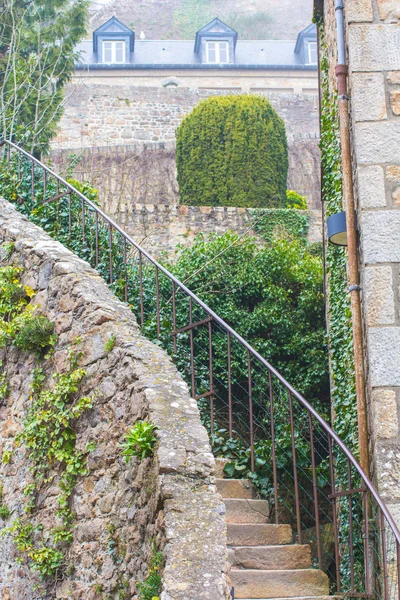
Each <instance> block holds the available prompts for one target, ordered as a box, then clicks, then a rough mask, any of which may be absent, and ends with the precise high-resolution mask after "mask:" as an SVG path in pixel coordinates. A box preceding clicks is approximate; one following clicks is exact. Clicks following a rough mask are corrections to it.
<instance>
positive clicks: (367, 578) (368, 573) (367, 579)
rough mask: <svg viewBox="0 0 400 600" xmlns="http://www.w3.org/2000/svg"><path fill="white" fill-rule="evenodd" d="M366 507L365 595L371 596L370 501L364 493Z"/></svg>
mask: <svg viewBox="0 0 400 600" xmlns="http://www.w3.org/2000/svg"><path fill="white" fill-rule="evenodd" d="M363 506H364V558H365V593H366V594H367V596H369V595H370V594H371V581H370V577H371V565H370V562H369V561H370V552H369V501H368V492H367V491H365V492H364V493H363Z"/></svg>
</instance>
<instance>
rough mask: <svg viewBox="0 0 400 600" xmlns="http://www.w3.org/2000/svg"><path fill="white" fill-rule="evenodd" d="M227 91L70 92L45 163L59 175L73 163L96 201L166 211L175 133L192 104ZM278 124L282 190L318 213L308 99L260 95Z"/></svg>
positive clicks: (313, 107) (315, 128) (171, 192)
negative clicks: (285, 155) (285, 170)
mask: <svg viewBox="0 0 400 600" xmlns="http://www.w3.org/2000/svg"><path fill="white" fill-rule="evenodd" d="M216 93H219V94H226V93H231V92H229V91H224V92H223V91H219V92H216V91H213V92H207V91H205V90H197V91H195V90H189V89H184V88H177V89H169V88H168V89H163V88H160V89H158V88H140V87H123V86H121V87H118V86H116V87H109V86H100V85H98V86H96V85H84V86H83V85H71V86H70V87H69V90H68V93H67V95H68V100H67V104H66V109H65V114H64V116H63V119H62V121H61V130H60V133H59V136H58V137H57V139H56V140H55V142H54V144H53V152H52V158H53V160H54V161H55V163H56V164H57V165H58V167H59V169H60V170H64V171H65V169H66V165H67V163H68V157H69V156H70V155H71V154H76V155H79V156H80V162H79V163H78V165H77V166H76V168H75V176H76V177H77V178H81V179H85V180H88V181H90V182H91V183H92V184H93V185H94V186H95V187H97V188H98V189H99V190H100V196H101V199H102V202H105V203H107V202H110V201H111V199H112V200H113V201H115V199H116V198H118V199H119V200H121V201H123V202H125V203H129V204H130V203H141V204H146V203H150V204H160V203H163V202H165V203H166V204H174V203H176V202H178V199H179V189H178V184H177V182H176V167H175V150H174V143H175V130H176V128H177V127H178V125H179V123H180V122H181V120H182V118H183V117H184V116H185V115H186V114H188V113H189V112H190V111H191V110H192V109H193V108H194V106H196V105H197V103H198V102H199V100H200V99H202V98H205V97H208V96H210V95H215V94H216ZM265 95H266V96H267V98H268V99H269V101H270V102H271V103H272V105H273V106H274V108H275V109H276V110H277V112H278V113H279V114H280V116H281V117H282V118H283V119H284V121H285V125H286V131H287V136H288V144H289V174H288V188H289V189H294V190H296V191H297V192H298V193H299V194H302V195H305V196H306V198H307V201H308V205H309V207H310V208H317V207H319V206H320V170H319V160H320V155H319V147H318V143H319V139H318V135H319V125H318V104H317V100H316V97H313V96H305V95H296V94H267V93H265Z"/></svg>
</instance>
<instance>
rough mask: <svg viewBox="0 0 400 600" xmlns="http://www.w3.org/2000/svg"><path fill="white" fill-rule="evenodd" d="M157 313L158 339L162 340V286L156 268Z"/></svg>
mask: <svg viewBox="0 0 400 600" xmlns="http://www.w3.org/2000/svg"><path fill="white" fill-rule="evenodd" d="M156 311H157V338H158V339H160V333H161V323H160V284H159V281H158V267H157V266H156Z"/></svg>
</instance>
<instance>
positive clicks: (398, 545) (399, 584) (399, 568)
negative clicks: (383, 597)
mask: <svg viewBox="0 0 400 600" xmlns="http://www.w3.org/2000/svg"><path fill="white" fill-rule="evenodd" d="M396 559H397V560H396V563H397V596H398V598H399V599H400V542H398V541H396Z"/></svg>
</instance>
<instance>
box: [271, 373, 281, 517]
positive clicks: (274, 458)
mask: <svg viewBox="0 0 400 600" xmlns="http://www.w3.org/2000/svg"><path fill="white" fill-rule="evenodd" d="M268 380H269V412H270V416H271V441H272V474H273V479H274V499H275V523H276V524H277V525H278V524H279V496H278V473H277V468H276V445H275V415H274V390H273V388H272V374H271V371H269V370H268Z"/></svg>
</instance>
